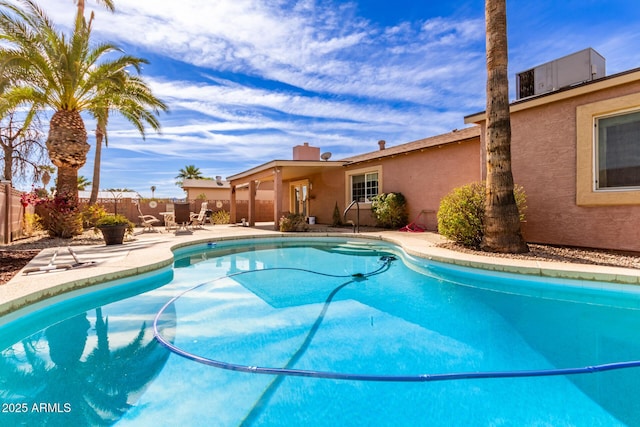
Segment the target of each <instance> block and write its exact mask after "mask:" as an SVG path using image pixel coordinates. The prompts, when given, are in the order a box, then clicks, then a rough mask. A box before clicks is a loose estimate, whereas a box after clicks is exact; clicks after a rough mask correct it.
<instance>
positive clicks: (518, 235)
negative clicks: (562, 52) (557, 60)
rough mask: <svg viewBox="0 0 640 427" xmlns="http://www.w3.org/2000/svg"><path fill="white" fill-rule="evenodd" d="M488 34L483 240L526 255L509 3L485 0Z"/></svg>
mask: <svg viewBox="0 0 640 427" xmlns="http://www.w3.org/2000/svg"><path fill="white" fill-rule="evenodd" d="M485 17H486V27H487V28H486V33H487V123H486V125H487V129H486V138H485V139H486V145H487V147H486V148H487V184H486V185H487V188H486V192H487V193H486V201H485V223H484V237H483V240H482V244H481V248H482V249H483V250H485V251H490V252H503V253H523V252H528V251H529V248H528V246H527V244H526V243H525V241H524V239H523V238H522V232H521V230H520V217H519V215H518V207H517V205H516V199H515V196H514V194H513V188H514V183H513V174H512V171H511V120H510V115H509V80H508V74H507V56H508V55H507V52H508V50H507V6H506V0H485Z"/></svg>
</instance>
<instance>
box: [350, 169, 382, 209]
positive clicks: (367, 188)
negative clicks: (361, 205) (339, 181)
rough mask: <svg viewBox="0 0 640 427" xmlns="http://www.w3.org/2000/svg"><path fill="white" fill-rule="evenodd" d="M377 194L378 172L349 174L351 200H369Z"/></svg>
mask: <svg viewBox="0 0 640 427" xmlns="http://www.w3.org/2000/svg"><path fill="white" fill-rule="evenodd" d="M377 194H378V173H377V172H373V173H366V174H363V175H353V176H351V200H356V201H358V202H368V201H371V198H372V197H373V196H376V195H377Z"/></svg>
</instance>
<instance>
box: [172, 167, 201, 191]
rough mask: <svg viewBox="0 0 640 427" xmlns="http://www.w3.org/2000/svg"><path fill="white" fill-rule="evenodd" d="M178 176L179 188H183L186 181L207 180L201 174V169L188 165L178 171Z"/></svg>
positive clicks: (177, 183)
mask: <svg viewBox="0 0 640 427" xmlns="http://www.w3.org/2000/svg"><path fill="white" fill-rule="evenodd" d="M178 172H179V173H178V175H177V176H176V179H177V180H178V181H176V185H177V186H178V187H182V182H183V181H184V180H185V179H205V178H204V176H203V175H202V172H200V168H197V167H196V166H195V165H187V166H185V167H184V168H183V169H180V170H179V171H178Z"/></svg>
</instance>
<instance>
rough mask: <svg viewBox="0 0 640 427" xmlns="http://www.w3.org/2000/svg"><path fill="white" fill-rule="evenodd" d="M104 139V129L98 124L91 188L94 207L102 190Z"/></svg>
mask: <svg viewBox="0 0 640 427" xmlns="http://www.w3.org/2000/svg"><path fill="white" fill-rule="evenodd" d="M103 139H104V128H103V126H102V125H101V124H99V123H98V125H97V126H96V154H95V157H94V161H93V180H92V186H91V197H90V198H89V204H90V205H94V204H95V203H96V202H97V201H98V191H99V189H100V163H101V159H102V140H103Z"/></svg>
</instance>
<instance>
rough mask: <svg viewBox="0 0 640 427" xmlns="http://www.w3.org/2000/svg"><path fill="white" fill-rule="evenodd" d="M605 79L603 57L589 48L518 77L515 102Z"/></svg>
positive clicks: (520, 74) (519, 74) (517, 75)
mask: <svg viewBox="0 0 640 427" xmlns="http://www.w3.org/2000/svg"><path fill="white" fill-rule="evenodd" d="M604 76H605V59H604V57H603V56H602V55H600V54H599V53H598V52H596V51H595V50H593V49H591V48H588V49H585V50H581V51H580V52H576V53H572V54H571V55H567V56H564V57H562V58H559V59H556V60H555V61H551V62H547V63H546V64H542V65H538V66H537V67H535V68H532V69H530V70H527V71H523V72H521V73H518V74H516V99H521V98H527V97H529V96H534V95H540V94H543V93H547V92H552V91H554V90H557V89H562V88H564V87H568V86H573V85H577V84H580V83H584V82H588V81H591V80H595V79H599V78H601V77H604Z"/></svg>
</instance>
